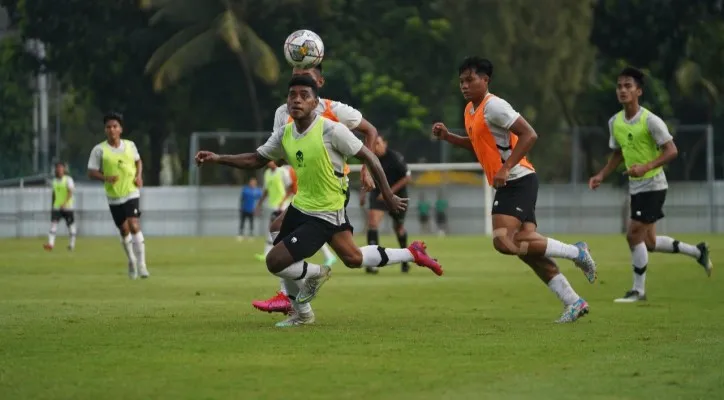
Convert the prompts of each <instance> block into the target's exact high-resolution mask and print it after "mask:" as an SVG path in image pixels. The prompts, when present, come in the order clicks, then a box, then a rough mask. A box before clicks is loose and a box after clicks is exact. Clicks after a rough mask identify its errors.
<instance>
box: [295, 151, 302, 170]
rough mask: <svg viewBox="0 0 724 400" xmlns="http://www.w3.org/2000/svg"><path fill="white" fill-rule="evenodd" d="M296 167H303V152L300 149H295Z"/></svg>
mask: <svg viewBox="0 0 724 400" xmlns="http://www.w3.org/2000/svg"><path fill="white" fill-rule="evenodd" d="M296 156H297V167H303V166H304V153H302V151H301V150H298V151H297V154H296Z"/></svg>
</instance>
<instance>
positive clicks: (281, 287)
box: [279, 279, 289, 296]
mask: <svg viewBox="0 0 724 400" xmlns="http://www.w3.org/2000/svg"><path fill="white" fill-rule="evenodd" d="M279 291H280V292H282V293H284V294H285V295H287V296H289V292H287V287H286V285H285V284H284V279H279Z"/></svg>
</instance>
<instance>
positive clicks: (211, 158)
mask: <svg viewBox="0 0 724 400" xmlns="http://www.w3.org/2000/svg"><path fill="white" fill-rule="evenodd" d="M194 160H195V161H196V165H199V166H200V165H202V164H203V163H215V162H217V161H218V160H219V155H218V154H216V153H214V152H212V151H206V150H201V151H199V152H198V153H196V157H194Z"/></svg>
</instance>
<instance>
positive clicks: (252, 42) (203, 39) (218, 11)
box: [141, 0, 279, 130]
mask: <svg viewBox="0 0 724 400" xmlns="http://www.w3.org/2000/svg"><path fill="white" fill-rule="evenodd" d="M141 7H142V8H144V9H147V10H150V9H155V10H156V11H155V13H154V15H153V16H152V17H151V24H152V25H155V24H157V23H159V22H162V21H165V22H169V23H172V24H176V25H179V26H180V27H181V29H180V30H179V31H178V32H177V33H175V34H174V35H173V36H171V38H170V39H168V40H167V41H166V42H165V43H164V44H163V45H161V46H160V47H159V48H158V49H157V50H156V51H155V52H154V53H153V55H152V56H151V58H150V59H149V61H148V63H147V64H146V72H150V73H153V86H154V89H155V90H157V91H161V90H163V89H165V88H166V87H167V86H168V85H171V84H173V83H175V82H176V81H178V79H179V78H181V77H182V76H184V75H186V74H188V73H190V72H191V71H193V70H194V69H196V68H198V67H199V66H202V65H206V64H209V63H211V62H212V61H215V60H216V59H218V52H219V49H218V46H217V44H218V43H219V42H220V41H221V42H223V43H224V44H225V48H226V50H228V51H230V52H231V53H232V54H234V56H235V57H236V59H237V61H238V62H239V65H240V67H241V71H242V73H243V74H244V77H245V80H246V86H247V91H248V94H249V100H250V104H251V106H252V110H253V114H254V121H255V128H256V129H257V130H262V129H263V125H262V115H261V110H260V106H259V99H258V96H257V93H256V84H255V82H254V77H256V78H259V79H260V80H261V81H262V82H263V83H265V84H274V83H276V81H277V79H278V78H279V62H278V61H277V58H276V56H275V54H274V51H273V50H272V49H271V48H270V47H269V45H268V44H266V43H265V42H264V41H263V40H262V39H261V38H260V37H259V36H258V35H257V34H256V32H254V30H253V29H251V27H250V26H249V25H247V24H246V23H245V22H244V20H243V17H244V16H245V15H247V14H248V10H247V6H246V2H242V1H232V0H220V1H207V0H142V1H141Z"/></svg>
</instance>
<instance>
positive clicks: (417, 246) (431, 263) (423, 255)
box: [407, 241, 443, 276]
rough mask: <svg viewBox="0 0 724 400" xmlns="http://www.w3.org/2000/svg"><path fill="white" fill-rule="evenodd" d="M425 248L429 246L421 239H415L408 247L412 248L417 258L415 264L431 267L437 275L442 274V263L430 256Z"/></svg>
mask: <svg viewBox="0 0 724 400" xmlns="http://www.w3.org/2000/svg"><path fill="white" fill-rule="evenodd" d="M425 249H427V246H425V243H424V242H420V241H414V242H412V244H411V245H410V246H408V247H407V250H410V253H412V257H414V259H415V264H417V265H419V266H421V267H426V268H430V269H431V270H432V272H434V273H435V275H437V276H440V275H442V272H443V271H442V265H440V263H439V262H437V260H436V259H434V258H432V257H430V256H429V255H428V254H427V252H426V251H425Z"/></svg>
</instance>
